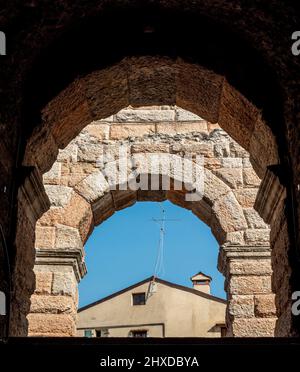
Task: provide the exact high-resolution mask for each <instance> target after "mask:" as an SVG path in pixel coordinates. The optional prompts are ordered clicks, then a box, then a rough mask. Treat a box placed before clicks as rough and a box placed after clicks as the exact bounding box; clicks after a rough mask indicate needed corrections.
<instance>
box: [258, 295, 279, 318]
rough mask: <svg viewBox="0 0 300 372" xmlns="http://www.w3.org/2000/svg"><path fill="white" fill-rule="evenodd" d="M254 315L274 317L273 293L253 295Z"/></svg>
mask: <svg viewBox="0 0 300 372" xmlns="http://www.w3.org/2000/svg"><path fill="white" fill-rule="evenodd" d="M254 304H255V316H256V317H260V318H266V317H267V318H270V317H271V318H272V317H273V318H274V317H276V307H275V295H274V294H269V295H257V296H254Z"/></svg>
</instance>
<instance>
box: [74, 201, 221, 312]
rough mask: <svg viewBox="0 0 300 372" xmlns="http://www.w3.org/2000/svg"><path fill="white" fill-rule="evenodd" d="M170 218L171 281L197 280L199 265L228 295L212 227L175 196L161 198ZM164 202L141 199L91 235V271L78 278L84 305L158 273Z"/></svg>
mask: <svg viewBox="0 0 300 372" xmlns="http://www.w3.org/2000/svg"><path fill="white" fill-rule="evenodd" d="M162 206H163V207H164V209H165V210H166V218H167V219H168V218H169V219H179V220H180V221H174V222H167V224H166V234H165V244H164V261H163V262H164V270H163V272H161V273H160V275H158V276H159V277H160V278H161V279H165V280H168V281H170V282H173V283H176V284H181V285H185V286H188V287H191V286H192V283H191V281H190V279H189V278H190V277H191V276H192V275H194V274H195V273H197V272H198V271H203V272H204V273H206V274H208V275H210V276H212V278H213V281H212V286H211V293H212V294H213V295H215V296H218V297H222V298H225V296H226V295H225V292H224V277H223V276H222V275H221V274H220V273H219V271H218V270H217V258H218V244H217V242H216V240H215V238H214V237H213V235H212V233H211V231H210V229H209V227H208V226H207V225H205V224H204V223H203V222H202V221H200V220H199V219H198V218H197V217H196V216H195V215H193V214H192V213H191V212H190V211H187V210H185V209H183V208H180V207H177V206H175V205H174V204H172V203H170V202H168V201H167V202H164V203H163V204H162ZM153 217H154V218H161V208H160V205H159V203H154V202H140V203H136V204H135V205H134V206H132V207H130V208H126V209H123V210H121V211H119V212H117V213H115V214H114V215H113V216H112V217H111V218H109V219H108V220H106V221H105V222H103V223H102V224H101V225H100V226H98V227H96V228H95V229H94V231H93V233H92V235H91V236H90V238H89V239H88V241H87V244H86V246H85V249H86V265H87V269H88V273H87V275H86V276H85V277H84V278H83V279H82V281H81V282H80V284H79V305H80V307H81V306H84V305H87V304H89V303H91V302H93V301H96V300H99V299H100V298H103V297H105V296H107V295H109V294H112V293H114V292H116V291H118V290H120V289H123V288H126V287H128V286H130V285H132V284H135V283H137V282H139V281H141V280H143V279H145V278H147V277H149V276H151V275H153V271H154V266H155V261H156V257H157V251H158V245H159V226H158V225H157V224H156V223H155V222H153V221H151V219H152V218H153Z"/></svg>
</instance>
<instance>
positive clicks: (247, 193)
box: [234, 187, 257, 208]
mask: <svg viewBox="0 0 300 372" xmlns="http://www.w3.org/2000/svg"><path fill="white" fill-rule="evenodd" d="M234 194H235V197H236V199H237V201H238V202H239V204H240V205H241V206H242V208H253V206H254V202H255V199H256V196H257V189H256V188H246V187H243V188H242V189H238V190H234Z"/></svg>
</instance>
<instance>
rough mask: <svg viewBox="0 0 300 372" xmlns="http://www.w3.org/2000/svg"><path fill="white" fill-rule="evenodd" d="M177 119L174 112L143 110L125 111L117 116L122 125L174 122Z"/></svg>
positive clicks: (116, 118)
mask: <svg viewBox="0 0 300 372" xmlns="http://www.w3.org/2000/svg"><path fill="white" fill-rule="evenodd" d="M174 119H175V111H174V110H156V109H153V110H143V109H135V110H131V109H125V110H121V111H120V112H119V113H118V114H116V115H115V120H116V121H117V122H120V123H124V122H126V123H130V122H134V123H143V122H160V121H167V122H168V121H173V120H174Z"/></svg>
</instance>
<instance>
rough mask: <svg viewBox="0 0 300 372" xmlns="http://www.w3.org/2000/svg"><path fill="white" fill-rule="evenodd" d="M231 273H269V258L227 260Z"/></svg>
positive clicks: (270, 272) (270, 269)
mask: <svg viewBox="0 0 300 372" xmlns="http://www.w3.org/2000/svg"><path fill="white" fill-rule="evenodd" d="M229 272H230V274H231V275H255V276H258V275H264V276H266V275H271V274H272V267H271V259H259V260H254V259H236V260H230V261H229Z"/></svg>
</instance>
